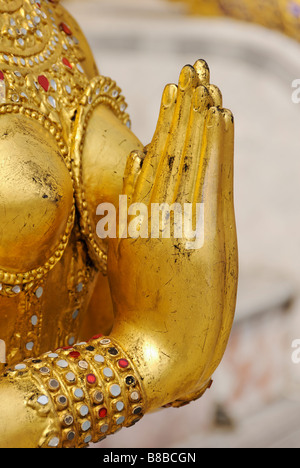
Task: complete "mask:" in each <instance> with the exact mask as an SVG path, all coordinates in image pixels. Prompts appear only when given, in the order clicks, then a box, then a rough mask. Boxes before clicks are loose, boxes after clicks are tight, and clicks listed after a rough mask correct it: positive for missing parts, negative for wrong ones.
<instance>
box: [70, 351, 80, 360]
mask: <svg viewBox="0 0 300 468" xmlns="http://www.w3.org/2000/svg"><path fill="white" fill-rule="evenodd" d="M69 356H70V357H71V358H73V359H78V358H79V357H80V353H79V352H78V351H71V352H70V353H69Z"/></svg>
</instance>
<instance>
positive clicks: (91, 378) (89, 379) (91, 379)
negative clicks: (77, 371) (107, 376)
mask: <svg viewBox="0 0 300 468" xmlns="http://www.w3.org/2000/svg"><path fill="white" fill-rule="evenodd" d="M86 380H87V382H88V383H89V384H95V383H96V382H97V379H96V376H95V375H94V374H88V375H87V376H86Z"/></svg>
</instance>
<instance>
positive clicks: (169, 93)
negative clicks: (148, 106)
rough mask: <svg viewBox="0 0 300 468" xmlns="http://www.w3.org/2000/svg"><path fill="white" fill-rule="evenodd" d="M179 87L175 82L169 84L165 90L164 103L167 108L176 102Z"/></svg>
mask: <svg viewBox="0 0 300 468" xmlns="http://www.w3.org/2000/svg"><path fill="white" fill-rule="evenodd" d="M177 90H178V87H177V86H176V85H175V84H168V85H167V86H166V87H165V89H164V92H163V96H162V104H163V106H164V107H165V108H166V109H167V108H168V107H170V106H171V105H172V104H173V103H175V101H176V98H177Z"/></svg>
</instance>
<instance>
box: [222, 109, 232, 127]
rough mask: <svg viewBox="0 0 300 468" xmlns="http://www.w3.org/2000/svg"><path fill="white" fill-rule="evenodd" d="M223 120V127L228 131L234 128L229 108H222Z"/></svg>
mask: <svg viewBox="0 0 300 468" xmlns="http://www.w3.org/2000/svg"><path fill="white" fill-rule="evenodd" d="M222 113H223V117H224V122H225V129H226V131H229V130H231V129H233V128H234V115H233V113H232V112H231V110H229V109H222Z"/></svg>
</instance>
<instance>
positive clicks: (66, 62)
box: [62, 57, 73, 70]
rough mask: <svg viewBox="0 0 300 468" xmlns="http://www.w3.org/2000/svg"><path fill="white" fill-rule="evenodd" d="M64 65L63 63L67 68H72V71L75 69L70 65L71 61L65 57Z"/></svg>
mask: <svg viewBox="0 0 300 468" xmlns="http://www.w3.org/2000/svg"><path fill="white" fill-rule="evenodd" d="M62 63H63V64H64V65H65V66H66V67H68V68H70V70H72V68H73V67H72V65H71V64H70V62H69V60H68V59H67V58H66V57H64V58H63V59H62Z"/></svg>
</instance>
